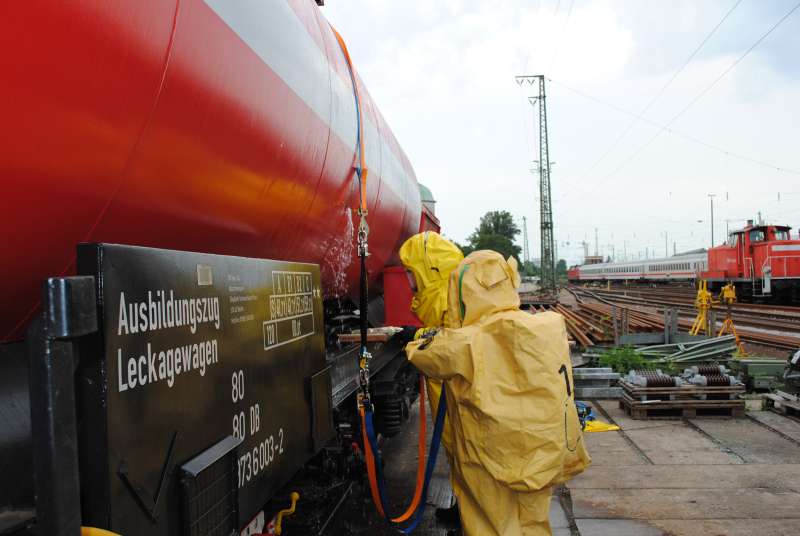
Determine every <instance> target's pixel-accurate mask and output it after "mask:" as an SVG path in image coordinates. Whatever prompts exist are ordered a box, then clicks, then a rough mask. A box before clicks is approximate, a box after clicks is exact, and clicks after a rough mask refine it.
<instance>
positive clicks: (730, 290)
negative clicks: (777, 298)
mask: <svg viewBox="0 0 800 536" xmlns="http://www.w3.org/2000/svg"><path fill="white" fill-rule="evenodd" d="M719 301H720V302H721V303H724V304H725V321H724V322H723V323H722V328H721V329H720V330H719V333H717V337H722V336H723V335H725V334H726V333H732V334H733V336H734V338H735V339H736V347H737V348H738V349H739V356H740V357H747V352H745V350H744V345H743V344H742V341H741V340H739V334H738V333H736V326H734V325H733V313H732V312H731V306H732V305H733V304H734V303H736V287H735V286H734V284H733V283H728V284H727V285H725V286H724V287H722V290H721V291H720V293H719Z"/></svg>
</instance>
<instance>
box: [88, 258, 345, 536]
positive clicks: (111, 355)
mask: <svg viewBox="0 0 800 536" xmlns="http://www.w3.org/2000/svg"><path fill="white" fill-rule="evenodd" d="M78 271H79V273H80V274H81V275H94V276H95V277H96V278H97V281H98V289H97V290H98V300H99V308H100V310H99V318H100V319H102V327H101V335H100V336H99V337H98V339H97V340H96V341H94V343H93V348H94V351H92V350H91V349H90V350H88V351H87V352H83V353H82V364H81V367H80V370H79V373H78V384H79V387H78V389H79V393H78V395H79V400H80V402H79V406H80V412H81V422H80V428H81V450H82V458H81V474H82V483H81V485H82V492H83V493H84V497H83V501H82V502H83V505H84V513H83V514H84V522H86V521H87V520H90V521H93V522H95V523H98V524H99V526H105V527H107V528H109V529H111V530H113V531H115V532H119V533H122V534H165V535H166V534H178V532H179V526H178V525H177V521H178V520H177V513H178V512H179V511H180V501H179V499H180V497H179V493H180V490H179V486H178V482H177V474H176V468H177V467H180V465H181V464H183V463H185V462H186V461H187V460H190V459H191V458H193V457H194V456H196V455H198V454H199V453H201V452H203V451H204V450H206V449H207V448H209V447H211V446H212V445H214V444H216V443H217V442H219V441H220V440H222V439H223V438H224V437H225V436H227V435H233V436H234V437H237V438H240V439H242V443H241V445H240V446H239V463H238V469H239V475H238V478H239V526H244V525H245V524H246V523H247V522H248V521H249V520H250V519H251V518H252V517H253V516H254V515H255V514H256V513H257V512H258V511H259V510H260V509H261V507H262V506H263V505H264V504H265V503H266V502H267V500H268V499H269V498H270V497H271V496H272V494H274V492H275V491H276V490H277V489H278V488H279V487H280V486H281V485H283V484H284V483H285V482H286V481H287V480H288V479H289V478H290V477H291V476H292V474H293V473H294V472H295V471H296V470H297V469H298V468H299V467H300V466H301V465H302V464H304V463H305V462H306V461H307V459H308V458H309V457H310V456H311V455H312V454H313V451H314V442H316V443H317V444H319V441H320V433H321V432H320V423H319V416H317V418H316V420H315V419H314V416H313V415H312V413H313V409H312V397H311V388H310V386H311V378H312V377H313V376H314V375H315V374H318V373H320V371H323V370H324V369H325V352H324V337H323V329H322V326H323V324H322V323H323V318H322V302H321V292H320V276H319V268H318V266H317V265H311V264H302V263H291V262H279V261H269V260H261V259H249V258H241V257H227V256H221V255H206V254H199V253H187V252H178V251H169V250H160V249H151V248H141V247H132V246H120V245H108V244H101V245H94V244H93V245H82V246H80V247H79V248H78ZM90 346H91V345H90ZM87 355H88V356H89V358H87V357H86V356H87ZM317 396H318V394H317ZM314 403H315V404H317V405H319V402H318V401H315V402H314ZM328 418H329V416H328ZM312 427H313V429H312ZM322 430H323V435H325V434H324V431H325V430H326V427H325V426H324V425H323V426H322ZM327 430H328V431H330V430H331V427H330V426H327ZM328 435H329V434H328ZM86 453H89V454H88V455H86ZM162 479H163V485H162ZM159 489H161V490H162V491H161V493H160V494H159Z"/></svg>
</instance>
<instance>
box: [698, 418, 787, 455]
mask: <svg viewBox="0 0 800 536" xmlns="http://www.w3.org/2000/svg"><path fill="white" fill-rule="evenodd" d="M691 422H692V424H694V425H695V426H697V427H698V428H700V429H701V430H703V431H704V432H705V433H707V434H708V435H710V436H711V437H713V438H714V439H716V440H717V441H719V442H720V443H722V444H723V445H724V446H726V447H727V448H729V449H731V450H732V451H733V452H735V453H736V454H737V455H739V456H740V457H742V458H743V459H744V460H746V461H747V462H748V463H771V464H781V463H797V462H800V446H798V445H797V444H795V443H793V442H791V441H789V440H787V439H784V438H783V437H781V436H780V435H778V434H776V433H774V432H771V431H770V430H768V429H766V428H764V427H763V426H760V425H759V424H758V423H755V422H753V421H751V420H749V419H735V420H725V419H723V420H707V419H692V420H691Z"/></svg>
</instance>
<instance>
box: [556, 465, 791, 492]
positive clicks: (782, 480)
mask: <svg viewBox="0 0 800 536" xmlns="http://www.w3.org/2000/svg"><path fill="white" fill-rule="evenodd" d="M569 488H570V490H572V492H573V494H574V493H575V491H576V490H578V489H595V490H606V489H643V488H659V489H682V488H690V489H698V490H699V489H720V490H725V489H727V490H736V489H748V488H771V489H774V490H781V491H794V492H797V493H800V465H798V464H788V465H760V464H745V465H639V466H636V467H627V468H625V469H622V470H620V468H619V467H613V466H609V467H590V468H589V470H588V471H586V472H585V473H583V474H582V475H579V476H577V477H575V478H574V479H572V480H570V482H569Z"/></svg>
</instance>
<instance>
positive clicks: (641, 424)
mask: <svg viewBox="0 0 800 536" xmlns="http://www.w3.org/2000/svg"><path fill="white" fill-rule="evenodd" d="M589 403H590V404H591V405H592V406H595V407H596V408H598V410H597V411H595V414H596V415H597V418H598V419H600V420H606V418H605V416H604V415H603V413H602V412H601V411H599V410H600V408H602V410H603V411H605V412H606V413H607V414H608V416H609V417H611V419H612V420H613V421H614V422H615V423H616V424H618V425H620V426H621V427H622V428H623V429H624V430H639V429H643V428H660V427H664V426H670V423H671V422H672V421H643V420H636V419H631V418H630V417H628V415H627V414H626V413H625V411H624V410H623V409H621V408H620V407H619V401H618V400H592V401H591V402H589Z"/></svg>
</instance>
